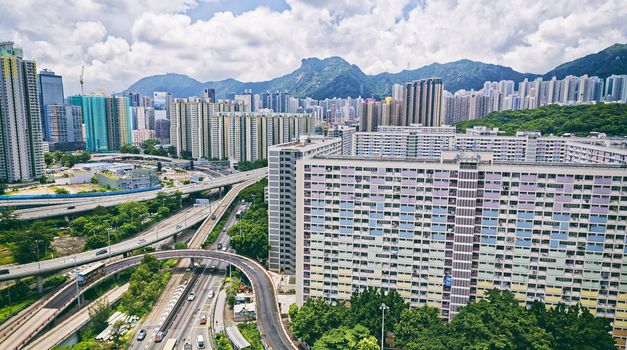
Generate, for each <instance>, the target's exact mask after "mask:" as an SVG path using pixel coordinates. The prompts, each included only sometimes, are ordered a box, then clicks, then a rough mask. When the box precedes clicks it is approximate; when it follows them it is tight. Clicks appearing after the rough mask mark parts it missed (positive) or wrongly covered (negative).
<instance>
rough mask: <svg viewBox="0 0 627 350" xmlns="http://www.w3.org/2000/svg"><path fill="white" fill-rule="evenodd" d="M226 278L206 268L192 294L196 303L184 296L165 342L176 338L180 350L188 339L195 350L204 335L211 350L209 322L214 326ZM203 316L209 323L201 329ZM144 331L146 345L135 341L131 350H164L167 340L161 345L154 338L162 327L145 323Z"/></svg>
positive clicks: (207, 347) (207, 346)
mask: <svg viewBox="0 0 627 350" xmlns="http://www.w3.org/2000/svg"><path fill="white" fill-rule="evenodd" d="M205 263H207V264H210V262H209V261H206V262H205ZM223 278H224V276H223V275H222V274H220V275H215V274H212V271H209V269H204V267H203V270H202V272H200V275H199V276H198V279H197V280H196V283H195V285H194V286H192V288H191V291H193V292H194V293H195V294H196V297H195V299H194V300H193V301H188V300H187V296H188V295H187V294H186V295H183V296H182V298H185V300H184V301H183V302H182V304H181V306H180V307H179V308H178V310H173V311H172V312H176V314H175V316H174V318H173V320H172V322H171V323H170V325H169V326H168V327H167V334H166V336H165V340H167V339H172V338H175V339H177V341H178V343H179V345H180V346H179V347H182V344H184V341H185V340H186V339H188V340H190V343H193V347H194V348H196V344H195V343H196V337H197V336H198V335H202V336H203V338H204V340H205V343H206V345H205V349H211V346H210V341H209V331H208V327H207V326H208V325H209V322H211V321H210V319H209V317H210V316H211V313H210V308H211V304H212V302H213V300H214V298H216V297H217V295H218V291H219V289H220V285H221V281H222V279H223ZM211 291H213V294H214V295H213V298H209V296H210V293H211ZM202 315H204V316H206V317H207V320H208V321H207V324H205V325H200V317H201V316H202ZM141 328H142V329H145V330H146V331H147V333H148V335H147V336H146V339H144V340H143V341H138V340H137V339H134V340H133V343H132V344H131V346H130V347H129V349H130V350H143V349H155V350H156V349H161V348H163V345H165V340H164V341H163V342H161V343H155V342H154V335H155V333H156V332H157V331H158V330H159V327H156V325H154V324H147V323H144V324H142V326H141Z"/></svg>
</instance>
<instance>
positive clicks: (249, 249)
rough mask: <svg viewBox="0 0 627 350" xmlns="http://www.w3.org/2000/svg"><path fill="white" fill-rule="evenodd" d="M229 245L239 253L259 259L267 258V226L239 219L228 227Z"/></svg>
mask: <svg viewBox="0 0 627 350" xmlns="http://www.w3.org/2000/svg"><path fill="white" fill-rule="evenodd" d="M229 235H230V236H231V247H232V248H233V249H235V250H236V251H237V252H238V253H239V254H242V255H246V256H248V257H251V258H253V259H257V260H259V261H265V260H267V259H268V251H269V250H270V245H269V244H268V226H267V225H264V224H259V223H252V222H249V221H240V222H239V223H237V224H235V225H233V226H232V227H231V228H230V229H229Z"/></svg>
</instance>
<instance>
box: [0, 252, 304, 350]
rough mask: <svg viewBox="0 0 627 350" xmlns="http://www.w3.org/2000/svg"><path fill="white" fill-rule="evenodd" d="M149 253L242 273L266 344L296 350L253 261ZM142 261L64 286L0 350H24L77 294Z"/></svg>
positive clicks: (137, 259)
mask: <svg viewBox="0 0 627 350" xmlns="http://www.w3.org/2000/svg"><path fill="white" fill-rule="evenodd" d="M150 254H151V255H153V256H154V257H155V258H157V259H159V260H166V259H173V258H176V259H178V258H193V259H210V260H215V261H219V262H224V263H227V264H231V265H233V266H235V267H237V268H238V269H240V270H242V272H243V273H244V274H245V275H246V277H248V279H249V280H250V281H251V283H252V285H253V291H254V293H255V300H256V301H255V302H256V309H257V324H258V325H259V328H260V332H261V334H262V336H263V337H264V339H265V341H266V343H267V344H268V345H269V346H270V347H271V348H272V349H275V350H279V349H280V350H284V349H297V348H296V346H295V345H294V344H293V343H292V340H291V339H290V336H289V334H288V332H287V330H286V329H285V326H284V325H283V323H282V321H281V315H280V312H279V306H278V302H277V300H276V297H275V295H276V294H275V290H274V284H273V283H272V279H271V278H270V276H269V275H268V273H267V271H266V270H265V268H264V267H263V266H261V265H260V264H259V263H257V262H256V261H254V260H252V259H249V258H247V257H244V256H241V255H237V254H231V253H226V252H221V251H208V250H198V249H184V250H167V251H160V252H155V253H150ZM142 259H143V256H142V255H140V256H134V257H130V258H126V259H123V260H119V261H115V262H112V263H109V264H107V265H106V271H105V274H104V275H103V276H101V277H100V278H99V279H96V280H94V281H93V282H92V283H91V284H89V285H86V286H82V287H80V288H79V287H77V286H76V285H75V284H74V281H69V282H67V283H65V284H64V285H63V287H62V288H60V289H59V290H58V291H57V292H56V293H55V295H54V296H52V297H50V298H49V299H48V300H47V301H46V302H45V304H44V306H43V308H42V309H40V310H39V311H38V313H39V314H38V315H35V317H31V318H30V319H29V321H28V322H25V323H24V324H22V325H20V326H16V327H14V328H11V329H8V330H6V331H5V332H4V333H3V334H0V339H2V340H1V342H0V348H2V349H11V350H13V349H20V348H22V347H24V346H25V345H26V344H27V343H28V342H29V341H30V340H31V339H33V337H34V336H36V335H37V334H38V333H39V332H40V331H41V330H42V329H44V328H45V327H46V326H47V325H48V324H50V322H52V321H53V320H54V319H55V318H56V317H57V316H58V315H60V314H61V312H63V310H65V309H66V308H67V307H69V306H70V305H71V303H72V302H74V301H75V300H76V298H78V297H79V295H81V294H82V293H84V292H85V291H86V290H88V289H90V288H91V287H92V286H93V285H95V284H96V283H98V282H99V281H100V280H102V279H104V278H106V277H108V276H111V275H113V274H115V273H118V272H120V271H123V270H126V269H128V268H131V267H133V266H137V265H139V264H140V263H141V260H142Z"/></svg>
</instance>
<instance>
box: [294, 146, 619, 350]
mask: <svg viewBox="0 0 627 350" xmlns="http://www.w3.org/2000/svg"><path fill="white" fill-rule="evenodd" d="M295 178H296V179H297V180H296V191H295V193H296V198H297V199H296V215H295V217H296V271H297V272H296V281H297V288H296V295H297V302H298V303H299V304H300V303H302V302H303V301H305V300H307V299H310V298H324V299H326V300H328V301H331V302H333V301H338V302H340V301H344V300H348V299H350V297H351V295H352V294H353V293H354V292H355V291H361V290H364V289H365V288H368V287H379V288H383V289H388V290H389V289H394V290H396V291H398V292H399V294H400V295H401V296H402V297H403V298H404V299H405V300H406V301H407V302H409V303H411V304H412V305H414V306H419V305H431V306H434V307H437V308H439V310H440V312H441V315H442V317H444V318H447V319H451V318H453V317H454V316H455V314H457V313H458V312H459V309H460V308H461V307H463V306H464V305H466V304H467V303H469V302H472V301H476V300H478V299H480V298H482V297H484V295H485V294H484V293H485V292H486V291H487V290H489V289H492V288H498V289H504V290H509V291H511V292H512V293H514V295H515V297H516V298H517V299H518V300H520V301H521V302H523V303H531V302H533V301H535V300H542V301H543V302H544V303H546V304H548V305H557V304H558V303H560V302H563V303H566V304H571V305H573V304H578V303H580V304H582V305H583V306H585V307H587V308H588V309H589V310H590V312H591V313H592V314H593V315H596V316H599V317H608V318H610V319H611V320H612V321H613V323H612V326H613V329H614V331H613V333H614V335H615V336H616V337H618V338H619V339H618V341H619V344H622V345H623V346H624V343H625V335H626V334H627V278H626V277H625V274H624V272H623V271H624V270H625V269H626V268H627V260H626V259H625V249H624V248H625V237H624V236H625V230H626V226H625V225H626V222H627V221H626V220H625V218H626V217H627V210H625V208H626V207H627V201H626V200H625V198H624V196H622V197H621V193H625V191H627V177H626V176H625V169H624V167H621V166H620V165H609V164H597V165H595V166H594V167H591V166H589V165H586V164H577V163H537V162H513V161H497V160H495V159H494V158H493V157H492V155H491V153H490V152H464V151H446V152H443V153H442V155H441V157H440V158H435V159H413V160H411V159H398V158H396V159H394V158H381V159H374V158H371V157H338V156H334V157H332V156H316V157H313V158H303V159H300V160H298V161H297V163H296V175H295Z"/></svg>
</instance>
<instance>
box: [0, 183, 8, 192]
mask: <svg viewBox="0 0 627 350" xmlns="http://www.w3.org/2000/svg"><path fill="white" fill-rule="evenodd" d="M7 187H8V186H7V184H6V182H2V181H0V195H3V194H5V193H6V191H7Z"/></svg>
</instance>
